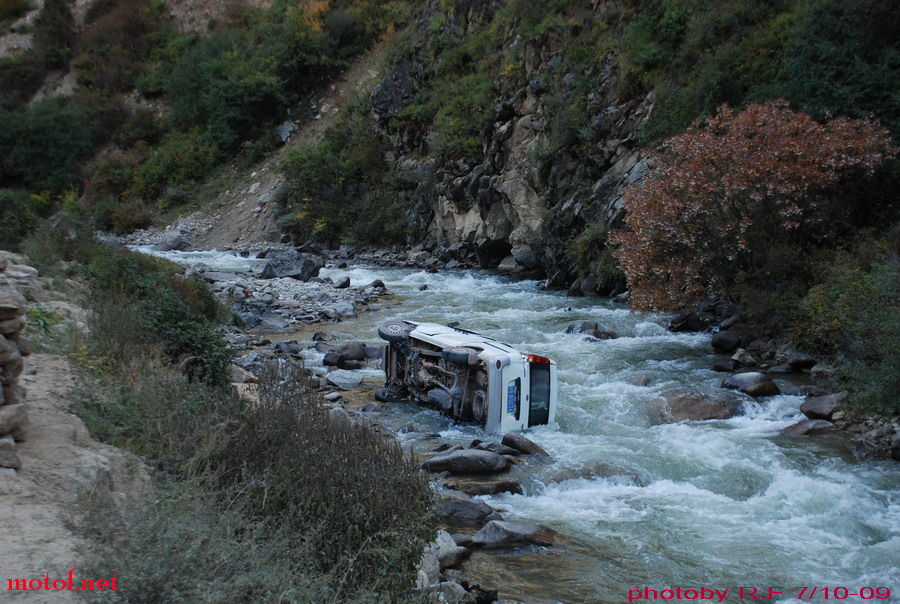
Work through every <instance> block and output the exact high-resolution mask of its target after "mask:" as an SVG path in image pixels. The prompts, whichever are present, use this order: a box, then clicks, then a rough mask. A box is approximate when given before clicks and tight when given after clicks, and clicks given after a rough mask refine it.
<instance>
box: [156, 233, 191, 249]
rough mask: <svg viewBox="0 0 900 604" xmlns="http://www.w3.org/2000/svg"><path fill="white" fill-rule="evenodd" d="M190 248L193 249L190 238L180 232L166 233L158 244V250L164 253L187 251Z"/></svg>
mask: <svg viewBox="0 0 900 604" xmlns="http://www.w3.org/2000/svg"><path fill="white" fill-rule="evenodd" d="M189 247H191V239H190V237H188V235H187V234H185V233H183V232H181V231H178V230H174V231H169V232H167V233H164V234H163V236H162V238H161V239H160V240H159V243H157V244H156V249H158V250H162V251H163V252H169V251H172V250H178V251H180V250H186V249H188V248H189Z"/></svg>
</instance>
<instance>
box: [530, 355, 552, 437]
mask: <svg viewBox="0 0 900 604" xmlns="http://www.w3.org/2000/svg"><path fill="white" fill-rule="evenodd" d="M529 369H530V371H529V373H530V376H531V378H530V384H529V385H530V387H531V402H530V404H529V411H528V425H529V426H539V425H541V424H546V423H547V422H548V421H550V365H549V363H530V365H529Z"/></svg>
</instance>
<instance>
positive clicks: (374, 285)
mask: <svg viewBox="0 0 900 604" xmlns="http://www.w3.org/2000/svg"><path fill="white" fill-rule="evenodd" d="M379 287H380V288H382V289H384V281H382V280H381V279H375V280H374V281H372V282H371V283H369V284H368V285H367V286H366V287H365V289H369V288H373V289H374V288H379Z"/></svg>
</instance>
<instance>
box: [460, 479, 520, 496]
mask: <svg viewBox="0 0 900 604" xmlns="http://www.w3.org/2000/svg"><path fill="white" fill-rule="evenodd" d="M444 486H446V487H447V488H448V489H453V490H454V491H462V492H463V493H466V494H467V495H472V496H473V497H474V496H476V495H497V494H498V493H518V494H521V493H522V486H521V485H520V484H519V481H518V480H483V481H482V480H459V481H450V482H447V483H444Z"/></svg>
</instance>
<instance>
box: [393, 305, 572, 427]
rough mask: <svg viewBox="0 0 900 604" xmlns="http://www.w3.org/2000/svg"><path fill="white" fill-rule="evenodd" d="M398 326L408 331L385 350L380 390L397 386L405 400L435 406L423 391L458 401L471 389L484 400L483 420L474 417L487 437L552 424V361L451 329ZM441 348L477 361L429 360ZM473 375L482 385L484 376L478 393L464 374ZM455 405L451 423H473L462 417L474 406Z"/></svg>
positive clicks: (554, 391) (554, 398) (554, 390)
mask: <svg viewBox="0 0 900 604" xmlns="http://www.w3.org/2000/svg"><path fill="white" fill-rule="evenodd" d="M403 323H405V324H406V325H408V326H409V327H411V328H412V329H411V330H410V331H409V332H408V336H407V338H406V339H405V340H403V342H394V343H392V344H391V345H390V346H388V349H387V351H386V353H385V373H386V376H387V381H386V384H385V388H384V391H388V390H389V386H390V387H392V388H393V390H391V391H392V392H396V390H397V388H399V387H402V388H403V389H404V392H407V393H408V398H410V399H413V400H416V401H418V402H421V403H426V404H431V405H432V406H435V399H436V398H440V397H435V396H425V395H424V394H423V393H424V392H425V390H426V389H428V388H429V387H431V388H434V387H437V388H438V389H443V390H444V391H447V392H449V393H451V394H453V393H457V396H458V397H459V396H460V395H459V392H460V391H461V392H462V393H468V394H469V395H471V392H472V391H473V389H474V392H475V393H476V395H477V397H483V396H486V399H487V400H486V405H487V409H486V413H484V417H483V418H481V420H479V419H478V418H477V417H476V418H475V421H479V423H482V422H483V426H484V429H485V431H486V432H488V433H506V432H519V431H522V430H526V429H528V428H529V427H531V426H534V425H541V424H547V423H551V422H553V421H555V418H556V405H557V396H558V387H557V383H556V378H557V375H556V363H554V362H553V361H552V360H550V359H547V358H545V357H540V356H536V355H525V354H522V353H521V352H519V351H518V350H516V349H515V348H513V347H512V346H510V345H509V344H506V343H504V342H500V341H498V340H495V339H493V338H490V337H487V336H483V335H481V334H478V333H474V332H471V331H466V330H462V329H458V328H456V327H450V326H447V325H440V324H438V323H417V322H414V321H404V322H403ZM446 349H457V350H458V349H468V350H470V351H471V352H474V353H475V354H476V356H477V361H474V362H473V361H469V362H468V363H466V362H465V361H461V362H460V363H451V362H449V361H447V360H446V359H444V360H440V359H436V358H435V357H441V354H440V351H444V350H446ZM471 352H470V354H471ZM463 356H464V357H465V354H463ZM409 364H413V365H414V366H410V365H409ZM473 372H475V374H482V375H481V378H478V379H480V380H482V381H478V379H476V381H478V384H483V380H484V379H485V376H486V380H487V384H486V387H485V388H484V389H483V390H482V389H481V388H480V387H475V386H472V384H471V380H470V376H471V375H472V373H473ZM451 375H452V376H454V377H453V387H454V389H451V388H449V386H448V385H447V384H441V383H440V382H441V381H442V380H443V381H445V382H446V381H448V379H445V378H444V377H442V376H451ZM463 376H464V379H463ZM476 377H477V375H476ZM429 379H431V381H428V380H429ZM460 381H462V382H463V383H462V387H461V388H459V389H456V386H457V384H458V383H459V382H460ZM423 384H425V385H423ZM476 388H477V389H476ZM433 391H434V390H431V391H430V392H433ZM438 394H441V393H440V392H439V393H438ZM442 396H443V400H444V408H442V411H444V412H445V413H447V414H448V415H451V416H454V412H453V411H450V410H449V408H448V407H449V406H450V403H449V402H448V401H447V400H446V399H447V396H449V395H442ZM462 396H465V394H463V395H462ZM385 400H389V399H385ZM479 400H480V399H479ZM457 403H458V404H453V405H452V407H453V409H454V410H456V409H458V408H459V409H463V411H462V412H460V413H459V415H460V417H456V416H454V419H458V420H460V421H473V418H472V417H466V415H467V414H466V412H465V410H466V409H469V411H470V413H469V414H468V415H474V414H473V413H472V412H471V410H472V409H474V408H475V407H476V406H477V402H476V403H473V402H472V401H462V402H459V398H457ZM467 405H468V406H467ZM479 408H480V407H479Z"/></svg>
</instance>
